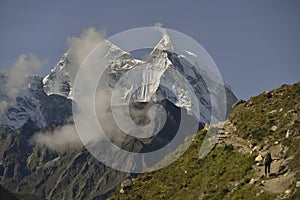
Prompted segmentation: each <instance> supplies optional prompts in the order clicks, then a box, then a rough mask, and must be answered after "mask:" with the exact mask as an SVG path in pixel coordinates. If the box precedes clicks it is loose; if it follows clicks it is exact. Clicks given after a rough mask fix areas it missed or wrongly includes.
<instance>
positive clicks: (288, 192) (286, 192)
mask: <svg viewBox="0 0 300 200" xmlns="http://www.w3.org/2000/svg"><path fill="white" fill-rule="evenodd" d="M291 193H292V190H290V189H288V190H286V191H285V192H284V194H291Z"/></svg>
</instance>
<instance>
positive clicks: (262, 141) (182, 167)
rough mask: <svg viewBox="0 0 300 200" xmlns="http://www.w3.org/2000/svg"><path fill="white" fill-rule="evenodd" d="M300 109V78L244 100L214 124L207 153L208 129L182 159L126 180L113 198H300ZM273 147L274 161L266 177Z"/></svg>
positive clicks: (201, 133) (199, 133) (199, 135)
mask: <svg viewBox="0 0 300 200" xmlns="http://www.w3.org/2000/svg"><path fill="white" fill-rule="evenodd" d="M299 112H300V83H296V84H294V85H283V86H281V87H280V88H278V89H275V90H272V91H266V92H264V93H262V94H260V95H258V96H256V97H252V98H251V99H250V100H249V101H239V102H237V103H236V104H235V105H234V106H233V109H232V111H231V113H230V115H229V117H228V118H227V120H226V121H225V122H223V123H222V124H218V125H214V126H213V127H215V128H218V129H219V132H220V139H219V141H218V144H217V145H216V146H215V148H214V149H213V150H212V151H211V152H210V153H209V154H208V155H207V156H206V157H204V158H203V159H199V156H198V154H199V150H200V147H201V144H202V141H203V139H204V136H205V133H206V132H207V129H204V130H202V131H200V132H198V133H197V134H196V135H195V138H194V139H193V143H192V145H191V146H190V148H189V149H188V151H187V152H185V154H184V155H183V156H182V157H180V158H179V159H178V160H177V161H175V162H174V163H172V164H171V165H169V166H167V167H165V168H163V169H161V170H158V171H155V172H151V173H144V174H141V175H139V176H138V177H137V178H136V179H134V178H133V179H132V180H127V181H126V182H124V183H123V184H122V186H123V187H122V188H120V190H119V191H118V192H116V193H115V194H114V195H113V196H112V197H111V198H110V199H111V200H113V199H114V200H115V199H300V189H299V187H300V182H299V181H300V166H299V163H300V149H299V145H300V115H299ZM190 139H191V138H190ZM268 149H269V150H270V151H271V154H272V157H273V160H274V161H273V163H272V165H271V174H270V176H269V177H265V176H264V166H263V164H262V159H261V155H264V154H265V153H266V151H267V150H268ZM178 151H180V148H179V149H178ZM175 153H176V152H175ZM169 156H172V155H169ZM165 159H168V158H167V157H166V158H165Z"/></svg>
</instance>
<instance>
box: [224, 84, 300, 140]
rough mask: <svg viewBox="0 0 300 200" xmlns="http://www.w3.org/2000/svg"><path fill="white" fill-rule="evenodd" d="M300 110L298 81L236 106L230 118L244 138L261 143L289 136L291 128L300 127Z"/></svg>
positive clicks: (294, 129)
mask: <svg viewBox="0 0 300 200" xmlns="http://www.w3.org/2000/svg"><path fill="white" fill-rule="evenodd" d="M299 111H300V83H296V84H294V85H283V86H281V87H280V88H278V89H275V90H272V91H270V92H265V93H263V94H261V95H258V96H256V97H252V98H251V99H250V100H249V101H247V102H244V103H241V104H239V105H237V106H236V107H235V108H234V109H232V111H231V113H230V115H229V117H228V118H229V120H230V121H231V122H233V124H234V125H236V132H235V133H236V134H238V135H239V136H241V137H243V138H244V139H253V140H256V142H261V141H262V140H263V138H264V137H269V138H272V139H273V140H274V141H275V140H278V139H283V138H285V134H286V131H287V130H290V131H291V132H293V131H296V130H300V119H299V116H298V115H297V113H299ZM272 126H274V128H275V127H276V130H271V129H272Z"/></svg>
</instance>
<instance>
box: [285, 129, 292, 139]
mask: <svg viewBox="0 0 300 200" xmlns="http://www.w3.org/2000/svg"><path fill="white" fill-rule="evenodd" d="M290 135H291V132H290V129H289V130H287V131H286V134H285V138H286V139H288V138H289V137H290Z"/></svg>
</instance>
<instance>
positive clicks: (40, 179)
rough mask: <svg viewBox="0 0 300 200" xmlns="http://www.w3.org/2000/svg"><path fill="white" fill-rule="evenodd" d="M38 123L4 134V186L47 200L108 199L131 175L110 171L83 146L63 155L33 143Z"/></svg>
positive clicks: (0, 163)
mask: <svg viewBox="0 0 300 200" xmlns="http://www.w3.org/2000/svg"><path fill="white" fill-rule="evenodd" d="M36 130H39V128H38V127H36V126H35V125H34V122H32V121H29V122H27V123H26V124H25V125H24V126H23V128H22V129H19V130H18V131H15V132H10V133H8V134H5V133H2V134H1V135H0V137H1V138H0V140H1V146H0V152H1V157H0V177H1V181H0V183H1V184H2V185H4V186H5V187H7V188H8V189H9V190H11V191H15V192H20V193H33V194H35V195H37V196H40V197H43V198H46V199H105V198H106V197H107V195H108V194H110V192H111V190H113V189H114V188H115V187H116V186H117V185H119V183H120V182H121V181H122V180H123V179H125V178H126V177H127V176H128V174H126V173H121V172H118V171H115V170H113V169H111V168H107V167H106V166H105V165H103V164H102V163H100V162H99V161H98V160H96V159H95V158H94V157H93V156H91V155H90V154H89V152H87V150H85V149H84V148H83V147H78V148H74V149H68V150H65V151H62V152H55V151H51V150H49V149H48V148H46V147H44V146H41V145H38V144H35V143H33V142H31V140H32V134H33V133H34V131H36Z"/></svg>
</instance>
